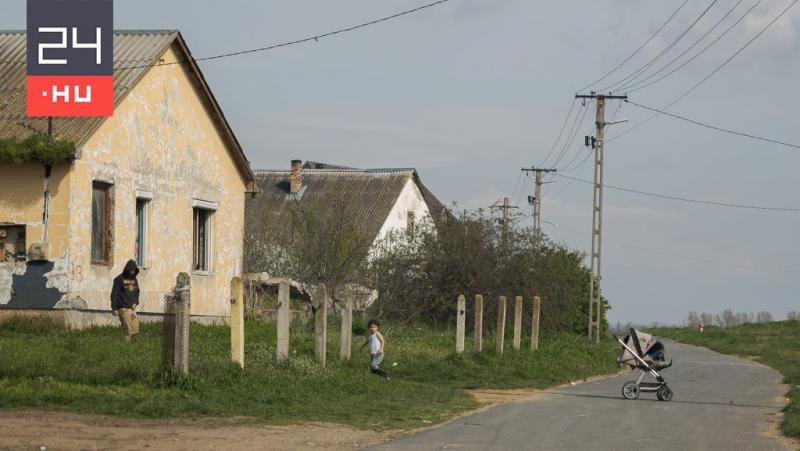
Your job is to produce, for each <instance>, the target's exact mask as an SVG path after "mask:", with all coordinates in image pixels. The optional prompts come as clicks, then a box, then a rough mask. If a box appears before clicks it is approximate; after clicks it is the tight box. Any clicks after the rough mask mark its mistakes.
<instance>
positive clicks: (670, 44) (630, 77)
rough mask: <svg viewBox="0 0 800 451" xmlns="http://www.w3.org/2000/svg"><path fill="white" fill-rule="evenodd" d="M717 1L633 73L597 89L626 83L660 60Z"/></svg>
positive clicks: (712, 1)
mask: <svg viewBox="0 0 800 451" xmlns="http://www.w3.org/2000/svg"><path fill="white" fill-rule="evenodd" d="M718 1H719V0H711V3H710V4H709V5H708V6H707V7H706V9H704V10H703V12H702V13H700V15H699V16H697V18H695V19H694V21H692V23H691V24H689V26H688V27H687V28H686V29H685V30H683V31H682V32H681V33H680V34H679V35H678V37H677V38H675V39H673V40H672V42H670V43H669V44H668V45H667V47H666V48H664V50H662V51H661V52H659V53H658V55H656V56H654V57H653V58H651V59H650V61H648V62H647V63H645V64H644V65H643V66H641V67H640V68H639V69H637V70H635V71H633V73H631V74H630V75H628V76H627V77H625V78H623V79H622V80H619V81H617V82H616V83H612V84H610V85H608V86H606V87H605V88H601V89H600V90H599V91H606V90H608V89H612V88H614V87H616V86H618V85H622V84H624V83H627V82H629V81H632V80H635V79H636V78H637V77H638V76H639V75H641V74H642V73H644V72H645V71H646V70H647V69H649V68H650V66H652V65H653V64H655V63H656V62H658V60H660V59H661V58H662V57H663V56H664V55H666V54H667V53H668V52H669V51H670V50H672V48H673V47H675V46H676V45H677V44H678V42H680V41H681V40H682V39H683V38H684V37H686V35H687V34H688V33H689V31H691V30H692V28H694V26H695V25H697V23H698V22H699V21H700V19H702V18H703V17H704V16H705V15H706V14H707V13H708V11H710V10H711V7H713V6H714V4H716V3H717V2H718Z"/></svg>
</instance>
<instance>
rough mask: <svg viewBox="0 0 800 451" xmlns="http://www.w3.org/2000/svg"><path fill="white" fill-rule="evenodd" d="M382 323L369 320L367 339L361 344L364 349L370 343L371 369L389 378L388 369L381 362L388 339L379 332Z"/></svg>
mask: <svg viewBox="0 0 800 451" xmlns="http://www.w3.org/2000/svg"><path fill="white" fill-rule="evenodd" d="M380 325H381V324H380V323H379V322H378V320H376V319H371V320H369V322H368V323H367V327H368V328H369V333H368V334H367V341H365V342H364V344H362V345H361V349H364V346H367V345H369V358H370V362H369V369H370V371H372V373H373V374H377V375H378V376H383V377H385V378H386V379H387V380H388V379H389V375H388V374H386V371H384V370H383V369H381V362H383V350H384V348H385V346H386V340H384V339H383V335H381V333H380V332H378V327H379V326H380Z"/></svg>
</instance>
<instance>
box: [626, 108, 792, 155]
mask: <svg viewBox="0 0 800 451" xmlns="http://www.w3.org/2000/svg"><path fill="white" fill-rule="evenodd" d="M628 103H630V104H631V105H635V106H638V107H639V108H644V109H645V110H650V111H654V112H656V113H658V114H665V115H667V116H669V117H673V118H675V119H680V120H682V121H686V122H689V123H691V124H695V125H699V126H701V127H705V128H710V129H712V130H717V131H720V132H723V133H730V134H731V135H736V136H743V137H745V138H750V139H757V140H759V141H765V142H768V143H772V144H780V145H782V146H787V147H793V148H795V149H800V145H797V144H791V143H787V142H783V141H778V140H775V139H770V138H764V137H762V136H756V135H751V134H749V133H744V132H737V131H734V130H728V129H726V128H722V127H717V126H714V125H709V124H704V123H703V122H700V121H696V120H694V119H689V118H688V117H683V116H678V115H677V114H672V113H668V112H666V111H662V110H659V109H657V108H653V107H649V106H645V105H640V104H638V103H636V102H634V101H631V100H628Z"/></svg>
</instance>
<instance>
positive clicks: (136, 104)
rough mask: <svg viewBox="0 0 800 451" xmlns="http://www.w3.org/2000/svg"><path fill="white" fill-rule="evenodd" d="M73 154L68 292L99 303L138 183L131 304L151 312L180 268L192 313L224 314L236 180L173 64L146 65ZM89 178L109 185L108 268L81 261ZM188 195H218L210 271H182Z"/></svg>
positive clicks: (127, 253)
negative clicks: (144, 212) (138, 267)
mask: <svg viewBox="0 0 800 451" xmlns="http://www.w3.org/2000/svg"><path fill="white" fill-rule="evenodd" d="M164 59H165V60H166V61H167V62H170V61H175V60H176V53H175V52H174V51H173V50H172V49H170V50H169V51H168V52H167V53H166V54H165V56H164ZM81 152H82V155H81V158H80V159H79V160H77V161H76V162H75V163H74V165H73V167H74V170H73V175H72V177H73V178H72V183H71V194H72V196H71V204H70V210H71V212H72V217H73V221H72V222H71V224H70V230H69V235H70V238H71V239H70V248H69V255H70V259H69V260H70V261H69V272H70V296H71V297H73V298H74V297H77V296H80V297H81V299H83V300H85V301H87V303H88V304H89V306H90V307H97V308H108V304H109V301H108V293H109V291H110V289H111V281H112V279H113V278H114V277H115V276H116V275H117V274H119V273H120V272H121V270H122V267H123V266H124V265H125V263H126V262H127V261H128V259H131V258H134V242H135V233H136V214H135V211H136V210H135V206H136V190H141V191H148V192H152V193H153V200H152V201H150V204H149V213H150V217H149V242H148V245H147V260H148V264H147V268H146V269H144V270H142V271H141V273H140V275H139V283H140V288H141V290H142V292H143V295H142V301H143V302H142V306H141V307H142V308H143V309H144V310H145V311H147V310H150V311H158V310H159V309H160V307H161V305H160V299H161V295H160V294H163V293H166V292H169V290H170V289H171V288H172V287H173V286H174V285H175V278H176V276H177V274H178V273H179V272H182V271H185V272H188V273H189V274H191V276H192V314H194V315H214V316H219V315H228V313H229V309H230V304H229V291H230V281H231V278H232V277H234V276H238V275H240V274H241V267H242V242H243V239H242V236H243V228H244V225H243V224H244V196H245V194H244V192H245V181H244V179H243V177H242V176H241V174H240V172H239V171H238V170H237V168H236V166H235V163H234V160H233V159H232V158H231V156H230V153H229V151H228V150H227V147H226V145H225V144H224V141H223V140H222V138H221V136H220V134H219V132H218V130H217V128H216V126H215V125H214V123H213V122H212V120H211V117H210V115H209V113H208V112H207V110H206V108H205V107H204V105H203V103H202V101H201V97H200V96H199V92H198V91H197V90H196V89H195V88H194V86H193V84H192V83H191V82H190V79H189V75H188V73H187V72H186V71H185V70H184V69H183V67H182V65H180V64H178V65H170V66H163V67H154V68H152V69H150V70H149V71H148V73H147V74H146V75H145V76H144V78H143V79H142V80H141V81H139V83H138V84H137V85H136V87H135V88H134V89H133V91H132V92H131V93H130V94H129V95H128V96H127V98H126V99H125V100H124V101H123V102H122V103H121V104H120V105H119V106H118V107H117V108H116V110H115V112H114V116H113V117H112V118H109V119H108V120H106V121H105V122H104V123H103V125H102V126H101V127H100V129H99V130H98V131H97V132H96V133H95V134H94V135H93V137H92V138H91V139H90V140H89V141H88V142H87V143H86V144H85V145H84V146H83V147H82V149H81ZM93 180H103V181H108V182H113V184H114V248H113V254H114V259H113V265H112V266H111V267H109V266H105V265H97V264H92V263H91V260H90V257H91V198H92V181H93ZM193 199H201V200H205V201H213V202H218V203H219V209H218V210H217V211H216V212H215V213H214V214H213V216H212V220H211V221H212V232H211V233H212V241H213V244H212V247H213V252H212V268H211V273H210V274H198V273H193V272H192V271H191V261H192V230H193V228H192V200H193ZM0 211H1V210H0Z"/></svg>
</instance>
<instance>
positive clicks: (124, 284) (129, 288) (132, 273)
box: [111, 260, 139, 310]
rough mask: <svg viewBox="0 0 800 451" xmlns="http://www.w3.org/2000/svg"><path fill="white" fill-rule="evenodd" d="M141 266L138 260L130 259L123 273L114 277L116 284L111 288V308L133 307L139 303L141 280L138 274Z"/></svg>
mask: <svg viewBox="0 0 800 451" xmlns="http://www.w3.org/2000/svg"><path fill="white" fill-rule="evenodd" d="M138 274H139V268H138V267H137V266H136V262H135V261H133V260H128V263H126V264H125V269H123V270H122V274H120V275H118V276H117V277H115V278H114V286H113V287H112V289H111V309H112V310H118V309H121V308H128V309H129V308H131V307H133V306H136V305H139V282H138V281H137V280H136V276H137V275H138Z"/></svg>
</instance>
